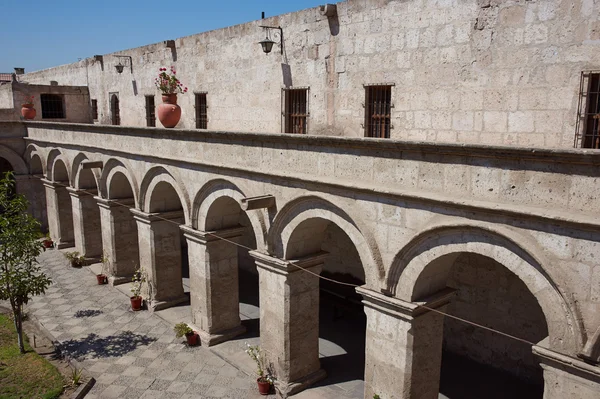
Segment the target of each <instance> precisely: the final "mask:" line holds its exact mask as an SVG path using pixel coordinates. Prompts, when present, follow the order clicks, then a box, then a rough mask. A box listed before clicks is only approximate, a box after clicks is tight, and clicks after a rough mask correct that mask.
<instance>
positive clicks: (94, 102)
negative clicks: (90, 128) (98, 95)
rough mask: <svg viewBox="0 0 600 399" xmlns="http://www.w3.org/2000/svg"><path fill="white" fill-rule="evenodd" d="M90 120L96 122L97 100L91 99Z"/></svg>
mask: <svg viewBox="0 0 600 399" xmlns="http://www.w3.org/2000/svg"><path fill="white" fill-rule="evenodd" d="M92 119H93V120H95V121H96V120H98V100H95V99H92Z"/></svg>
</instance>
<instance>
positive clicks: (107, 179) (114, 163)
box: [100, 158, 140, 204]
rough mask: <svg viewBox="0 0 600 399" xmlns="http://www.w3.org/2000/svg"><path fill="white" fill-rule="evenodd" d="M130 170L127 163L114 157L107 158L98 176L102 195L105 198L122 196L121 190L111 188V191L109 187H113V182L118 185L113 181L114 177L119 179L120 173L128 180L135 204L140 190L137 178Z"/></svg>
mask: <svg viewBox="0 0 600 399" xmlns="http://www.w3.org/2000/svg"><path fill="white" fill-rule="evenodd" d="M130 170H131V168H130V167H129V165H126V164H125V163H124V162H123V161H120V160H118V159H115V158H111V159H109V160H108V161H107V162H106V163H105V164H104V167H103V168H102V174H101V176H100V192H101V193H102V196H103V197H104V198H107V199H115V198H122V196H123V194H122V193H123V190H115V189H114V188H113V192H111V187H113V186H112V185H113V183H114V184H115V185H116V186H119V185H120V184H118V183H117V182H116V181H115V179H120V178H119V176H120V175H122V176H124V178H125V179H127V181H128V182H129V186H130V188H131V190H132V191H133V198H134V200H135V204H137V203H138V199H139V195H140V190H139V187H138V183H137V180H136V179H135V176H134V175H133V173H131V172H130ZM119 183H120V182H119ZM116 186H115V187H116Z"/></svg>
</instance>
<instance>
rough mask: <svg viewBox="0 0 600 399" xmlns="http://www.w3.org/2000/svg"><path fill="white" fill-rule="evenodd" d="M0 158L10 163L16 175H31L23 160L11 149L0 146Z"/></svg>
mask: <svg viewBox="0 0 600 399" xmlns="http://www.w3.org/2000/svg"><path fill="white" fill-rule="evenodd" d="M0 158H4V159H6V160H7V161H8V163H10V165H11V166H12V169H13V171H14V172H15V175H26V174H28V173H29V169H28V168H27V164H26V163H25V161H24V160H23V158H21V156H19V154H17V153H16V152H15V151H13V150H11V149H10V148H8V147H6V146H3V145H0Z"/></svg>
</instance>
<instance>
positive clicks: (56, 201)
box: [42, 179, 73, 249]
mask: <svg viewBox="0 0 600 399" xmlns="http://www.w3.org/2000/svg"><path fill="white" fill-rule="evenodd" d="M42 182H43V184H44V188H45V189H46V207H47V214H48V228H49V230H50V237H52V239H53V240H54V243H55V245H56V248H58V249H61V248H66V247H71V246H73V208H72V206H71V200H70V198H69V193H68V192H67V188H66V186H68V183H67V182H53V181H50V180H46V179H43V180H42Z"/></svg>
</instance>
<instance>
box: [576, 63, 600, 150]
mask: <svg viewBox="0 0 600 399" xmlns="http://www.w3.org/2000/svg"><path fill="white" fill-rule="evenodd" d="M599 125H600V71H583V72H581V78H580V81H579V101H578V104H577V121H576V122H575V143H574V146H575V147H576V148H579V147H580V148H595V149H600V131H599V127H600V126H599Z"/></svg>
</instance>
